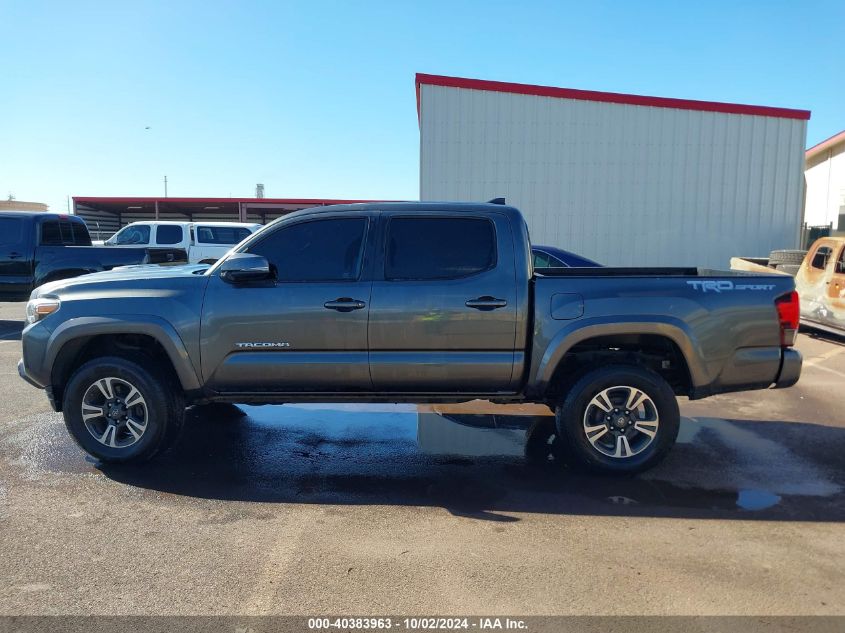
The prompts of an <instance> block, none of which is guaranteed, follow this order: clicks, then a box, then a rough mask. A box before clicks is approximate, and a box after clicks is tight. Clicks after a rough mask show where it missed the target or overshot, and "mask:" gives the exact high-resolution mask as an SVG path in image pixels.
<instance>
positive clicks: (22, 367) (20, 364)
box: [18, 358, 44, 389]
mask: <svg viewBox="0 0 845 633" xmlns="http://www.w3.org/2000/svg"><path fill="white" fill-rule="evenodd" d="M18 376H20V377H21V378H23V379H24V380H25V381H27V382H28V383H29V384H30V385H32V386H33V387H35V388H36V389H43V388H44V386H43V385H39V384H38V383H37V382H35V381H34V380H33V379H32V378H30V377H29V376H28V375H27V374H26V366H25V365H24V364H23V358H21V359H20V360H19V361H18Z"/></svg>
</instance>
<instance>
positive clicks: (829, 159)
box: [804, 130, 845, 231]
mask: <svg viewBox="0 0 845 633" xmlns="http://www.w3.org/2000/svg"><path fill="white" fill-rule="evenodd" d="M804 161H805V162H804V178H805V179H806V182H807V194H806V198H805V200H804V222H805V223H806V224H808V225H809V226H826V225H831V224H832V225H833V230H834V231H836V230H837V227H838V230H839V231H845V130H843V131H842V132H840V133H839V134H836V135H835V136H831V137H830V138H829V139H827V140H826V141H822V142H821V143H819V144H818V145H816V146H814V147H811V148H810V149H808V150H807V152H806V154H805V156H804Z"/></svg>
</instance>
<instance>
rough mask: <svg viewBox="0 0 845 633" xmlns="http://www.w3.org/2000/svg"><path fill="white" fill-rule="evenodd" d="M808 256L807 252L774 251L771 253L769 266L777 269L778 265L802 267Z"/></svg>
mask: <svg viewBox="0 0 845 633" xmlns="http://www.w3.org/2000/svg"><path fill="white" fill-rule="evenodd" d="M805 255H807V251H797V250H777V251H772V252H771V253H769V266H775V267H777V266H778V264H793V265H798V266H800V265H801V262H803V261H804V256H805Z"/></svg>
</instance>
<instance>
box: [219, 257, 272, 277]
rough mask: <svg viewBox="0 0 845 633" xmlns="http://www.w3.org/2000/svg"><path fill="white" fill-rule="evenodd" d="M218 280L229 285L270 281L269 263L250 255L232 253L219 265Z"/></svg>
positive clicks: (264, 259) (262, 258)
mask: <svg viewBox="0 0 845 633" xmlns="http://www.w3.org/2000/svg"><path fill="white" fill-rule="evenodd" d="M220 279H222V280H223V281H227V282H229V283H231V284H243V283H249V282H251V281H262V280H265V279H270V262H268V261H267V258H266V257H262V256H261V255H254V254H252V253H232V254H231V255H230V256H229V257H228V258H226V260H225V261H224V262H223V263H222V264H220Z"/></svg>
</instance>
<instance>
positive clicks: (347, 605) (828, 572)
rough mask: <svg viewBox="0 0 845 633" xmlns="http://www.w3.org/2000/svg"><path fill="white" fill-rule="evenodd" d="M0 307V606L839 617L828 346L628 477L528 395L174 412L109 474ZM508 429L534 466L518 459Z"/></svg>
mask: <svg viewBox="0 0 845 633" xmlns="http://www.w3.org/2000/svg"><path fill="white" fill-rule="evenodd" d="M22 311H23V304H20V303H7V304H0V561H2V566H3V571H2V574H0V614H6V615H8V614H146V615H169V614H182V615H184V614H204V615H209V614H227V615H229V614H238V615H246V614H313V615H325V614H373V615H377V614H392V615H402V614H458V613H460V614H478V615H494V614H511V615H529V614H531V615H538V614H548V615H551V614H579V615H592V614H601V615H613V614H684V615H703V614H768V615H776V614H788V615H811V614H845V592H843V591H842V586H843V572H842V561H843V560H845V528H843V522H845V497H844V496H843V487H845V462H843V455H845V412H843V409H845V407H843V405H845V339H838V338H836V337H833V336H828V335H812V336H811V335H808V334H806V333H805V334H801V335H800V336H799V340H798V348H799V349H800V350H801V351H802V353H803V354H804V357H805V369H804V372H803V375H802V378H801V381H800V382H799V383H798V385H796V386H795V387H793V388H791V389H786V390H769V391H757V392H750V393H742V394H732V395H723V396H717V397H714V398H709V399H706V400H701V401H695V402H688V401H687V400H686V399H681V411H682V414H683V416H684V417H683V421H682V429H681V436H680V438H679V442H678V444H677V445H676V447H675V448H674V449H673V451H672V452H671V454H670V455H669V457H668V459H667V460H666V461H665V462H664V463H663V464H662V465H660V466H659V467H657V468H655V469H654V470H652V471H650V472H648V473H646V474H644V475H641V476H639V477H636V478H630V479H614V478H604V477H590V476H584V475H576V474H573V473H571V472H568V471H567V470H566V469H565V468H564V467H562V466H560V464H558V463H556V460H555V456H556V451H555V448H554V444H553V442H552V443H551V444H550V443H548V442H547V441H546V440H547V438H548V437H549V433H550V429H551V426H550V424H551V418H550V416H549V415H548V411H547V410H544V409H543V408H542V407H494V406H492V405H489V404H487V403H477V402H476V403H470V404H467V405H460V406H451V407H419V408H418V407H414V406H409V405H360V406H359V405H356V406H352V405H307V406H306V405H285V406H265V407H251V406H250V407H248V406H243V407H208V408H194V409H191V410H190V411H189V414H188V421H187V424H186V429H185V433H184V435H183V437H182V439H181V441H180V443H179V444H178V445H177V446H176V448H175V449H174V450H173V451H171V452H170V453H169V454H168V455H167V456H166V457H164V458H162V459H160V460H157V461H155V462H152V463H149V464H147V465H144V466H140V467H123V468H115V467H106V466H102V465H99V464H97V463H95V462H93V461H91V460H90V459H87V458H86V457H85V455H84V454H83V453H82V451H80V450H79V449H78V448H77V447H76V445H75V444H74V443H73V442H72V440H71V439H70V437H69V436H68V435H67V433H66V431H65V429H64V425H63V421H62V417H61V415H60V414H55V413H53V412H52V411H51V410H50V408H49V405H48V404H47V400H46V398H45V397H44V395H43V393H42V392H40V391H38V390H36V389H34V388H32V387H30V386H29V385H27V384H26V383H24V382H23V381H21V380H20V379H19V378H18V376H17V372H16V368H15V365H16V363H17V360H18V358H19V357H20V340H19V339H20V330H21V328H22V326H23V319H22ZM526 444H528V446H529V450H528V452H529V454H530V455H531V459H526V457H525V452H526Z"/></svg>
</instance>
